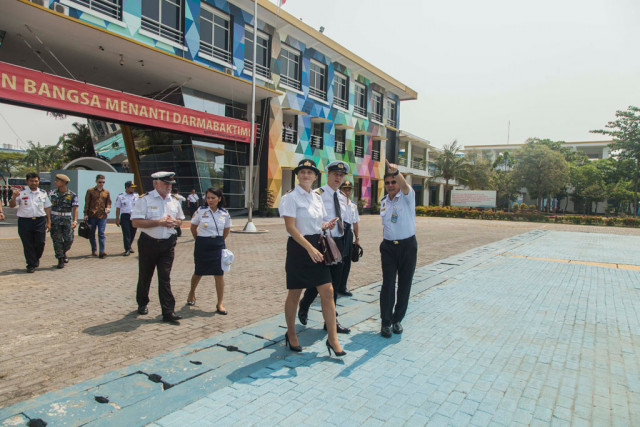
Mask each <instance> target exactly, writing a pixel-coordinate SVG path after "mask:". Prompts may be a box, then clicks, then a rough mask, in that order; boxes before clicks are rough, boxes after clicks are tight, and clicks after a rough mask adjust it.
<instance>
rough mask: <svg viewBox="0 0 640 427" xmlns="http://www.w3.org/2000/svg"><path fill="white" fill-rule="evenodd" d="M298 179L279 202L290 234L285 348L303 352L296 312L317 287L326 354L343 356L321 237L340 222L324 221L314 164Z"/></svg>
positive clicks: (301, 168) (306, 163)
mask: <svg viewBox="0 0 640 427" xmlns="http://www.w3.org/2000/svg"><path fill="white" fill-rule="evenodd" d="M293 173H294V174H296V176H297V177H298V185H297V186H296V188H295V189H293V190H291V191H290V192H288V193H287V194H285V195H284V196H282V199H281V200H280V207H279V208H278V209H279V211H280V216H282V217H284V223H285V226H286V228H287V233H288V234H289V236H290V237H289V239H288V241H287V261H286V264H285V271H286V274H287V289H288V290H289V293H288V294H287V300H286V302H285V305H284V315H285V319H286V321H287V333H286V335H285V344H286V345H288V346H289V348H290V349H291V350H293V351H302V347H301V346H300V343H299V341H298V336H297V334H296V324H295V319H296V310H297V308H298V302H299V301H300V295H301V294H302V290H303V289H306V288H310V287H316V288H317V289H318V293H319V294H320V298H321V303H322V316H323V317H324V320H325V322H326V325H327V331H328V339H327V342H326V345H327V350H328V351H329V355H331V350H333V352H334V353H335V355H336V356H344V355H345V354H346V352H344V351H343V350H342V347H341V346H340V343H339V342H338V334H337V332H336V307H335V304H334V301H333V288H332V287H331V272H330V271H329V267H328V266H327V265H325V264H324V262H323V255H322V252H321V248H320V233H321V232H322V230H324V229H327V228H333V227H334V226H335V224H336V220H337V218H334V219H332V220H331V221H329V222H326V223H325V222H323V221H322V219H323V218H324V217H325V216H326V215H327V211H326V210H325V208H324V204H323V203H322V199H321V198H320V195H319V194H317V193H315V192H313V191H311V186H312V185H313V183H314V182H315V180H316V179H317V178H318V176H319V175H320V171H319V170H318V168H317V167H316V164H315V162H314V161H313V160H302V161H300V163H299V164H298V167H297V168H295V169H294V170H293Z"/></svg>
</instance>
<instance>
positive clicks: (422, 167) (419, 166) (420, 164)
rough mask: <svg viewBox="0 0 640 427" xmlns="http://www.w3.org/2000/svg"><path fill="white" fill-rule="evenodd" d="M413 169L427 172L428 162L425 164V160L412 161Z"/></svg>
mask: <svg viewBox="0 0 640 427" xmlns="http://www.w3.org/2000/svg"><path fill="white" fill-rule="evenodd" d="M411 167H412V168H413V169H420V170H426V169H427V162H425V161H424V160H412V161H411Z"/></svg>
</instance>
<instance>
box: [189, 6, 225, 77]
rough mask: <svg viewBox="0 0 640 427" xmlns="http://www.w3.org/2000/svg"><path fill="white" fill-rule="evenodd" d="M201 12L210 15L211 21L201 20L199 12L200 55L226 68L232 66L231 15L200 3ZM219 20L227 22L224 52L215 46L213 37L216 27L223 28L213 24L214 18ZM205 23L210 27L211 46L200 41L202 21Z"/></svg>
mask: <svg viewBox="0 0 640 427" xmlns="http://www.w3.org/2000/svg"><path fill="white" fill-rule="evenodd" d="M202 10H204V11H207V12H208V13H210V14H211V15H212V17H211V20H209V19H208V18H203V16H202V11H201V12H200V15H199V16H198V19H199V20H200V45H199V46H200V53H202V54H204V55H206V56H207V57H210V58H215V59H216V60H217V61H222V62H223V63H224V64H225V65H228V66H232V65H231V64H232V63H233V52H232V46H233V40H232V37H233V31H232V26H233V22H232V18H231V15H229V14H227V13H225V12H223V11H221V10H218V9H216V8H215V7H212V6H209V5H207V4H205V3H202ZM216 17H218V18H221V19H223V20H225V21H226V22H227V25H228V28H226V29H225V30H226V32H227V46H226V50H225V49H222V48H220V47H219V46H216V37H215V33H216V31H215V30H216V27H218V28H223V27H221V26H220V25H219V24H217V23H216V22H215V18H216ZM203 19H204V20H205V21H207V22H208V23H209V24H210V25H211V44H209V42H207V41H204V40H203V39H202V34H203V33H202V20H203ZM203 44H204V48H203Z"/></svg>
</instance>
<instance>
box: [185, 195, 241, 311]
mask: <svg viewBox="0 0 640 427" xmlns="http://www.w3.org/2000/svg"><path fill="white" fill-rule="evenodd" d="M205 195H206V203H207V204H206V205H205V206H202V207H200V209H198V210H196V211H195V212H194V213H193V217H192V218H191V234H192V235H193V238H194V239H195V240H196V244H195V248H194V250H193V260H194V261H195V264H196V270H195V273H193V276H191V291H190V292H189V296H188V297H187V304H189V305H195V304H196V287H198V283H200V279H201V278H202V276H213V278H214V279H215V281H216V293H217V295H218V303H217V304H216V313H218V314H227V310H225V308H224V305H223V303H222V299H223V297H224V272H223V271H222V250H223V249H225V248H226V246H225V240H226V239H227V236H228V235H229V230H230V229H231V217H230V216H229V212H227V211H226V210H225V209H223V208H222V206H223V204H224V196H223V194H222V190H218V189H214V188H209V189H208V190H207V191H206V193H205Z"/></svg>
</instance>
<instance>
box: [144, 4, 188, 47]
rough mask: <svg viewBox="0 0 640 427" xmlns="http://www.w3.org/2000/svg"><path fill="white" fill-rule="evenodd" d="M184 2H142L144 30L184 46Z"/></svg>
mask: <svg viewBox="0 0 640 427" xmlns="http://www.w3.org/2000/svg"><path fill="white" fill-rule="evenodd" d="M182 1H183V0H142V29H144V30H147V31H149V32H150V33H153V34H157V35H159V36H161V37H164V38H166V39H169V40H171V41H174V42H176V43H180V44H182V42H183V40H184V37H183V34H182Z"/></svg>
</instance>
